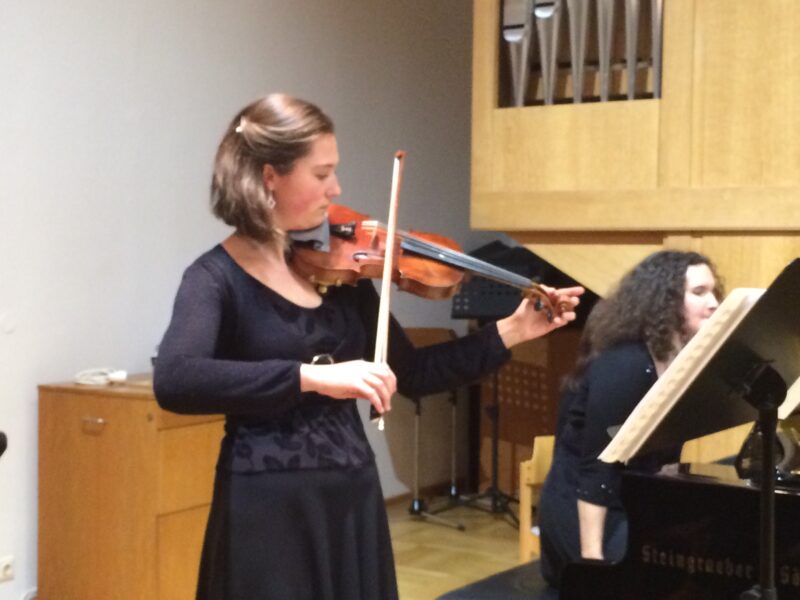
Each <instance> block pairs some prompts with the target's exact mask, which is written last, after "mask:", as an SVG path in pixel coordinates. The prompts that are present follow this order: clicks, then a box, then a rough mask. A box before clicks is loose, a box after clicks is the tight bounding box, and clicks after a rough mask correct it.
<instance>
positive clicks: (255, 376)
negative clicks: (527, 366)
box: [154, 246, 510, 600]
mask: <svg viewBox="0 0 800 600" xmlns="http://www.w3.org/2000/svg"><path fill="white" fill-rule="evenodd" d="M378 302H379V300H378V295H377V293H376V292H375V288H374V286H373V285H372V283H371V282H369V281H364V282H361V283H360V284H359V285H357V286H343V287H340V288H332V289H331V290H330V291H329V292H328V294H327V295H325V296H324V297H323V300H322V304H321V305H320V306H319V307H317V308H313V309H311V308H304V307H301V306H298V305H296V304H293V303H292V302H290V301H288V300H287V299H285V298H283V297H282V296H280V295H279V294H277V293H276V292H274V291H273V290H271V289H270V288H269V287H266V286H265V285H263V284H262V283H261V282H259V281H258V280H256V279H255V278H253V277H251V276H250V275H249V274H247V273H246V272H245V271H244V270H243V269H242V268H241V267H239V265H238V264H237V263H236V262H235V261H234V260H233V259H232V258H231V257H230V256H229V255H228V254H227V252H226V251H225V249H224V248H223V247H222V246H216V247H214V248H213V249H211V250H210V251H208V252H206V253H205V254H204V255H202V256H201V257H200V258H198V259H197V260H196V261H195V262H194V263H193V264H192V265H191V266H190V267H189V268H188V269H187V270H186V272H185V273H184V276H183V280H182V282H181V285H180V289H179V290H178V294H177V297H176V300H175V305H174V310H173V316H172V320H171V322H170V325H169V327H168V329H167V332H166V334H165V335H164V339H163V341H162V343H161V345H160V347H159V354H158V358H157V360H156V367H155V373H154V388H155V393H156V397H157V398H158V401H159V403H160V404H161V406H162V407H164V408H166V409H168V410H172V411H175V412H179V413H187V414H225V415H226V422H225V432H226V435H225V437H224V439H223V441H222V447H221V449H220V456H219V460H218V463H217V481H216V485H215V491H214V500H213V502H212V508H211V514H210V516H209V524H208V528H207V531H206V540H205V545H204V548H203V558H202V565H201V572H200V583H199V587H198V594H197V597H198V598H199V599H214V600H221V599H228V600H234V599H235V600H242V599H245V598H247V599H249V598H253V599H255V598H258V599H259V600H269V599H273V598H274V599H275V600H294V599H305V598H308V599H314V600H319V599H330V600H338V599H341V600H358V599H360V598H363V599H364V600H367V599H369V600H372V599H378V600H379V599H384V598H385V599H393V598H396V597H397V590H396V583H395V576H394V567H393V559H392V552H391V543H390V539H389V531H388V524H387V521H386V514H385V509H384V506H383V498H382V494H381V490H380V482H379V480H378V474H377V470H376V469H375V465H374V456H373V453H372V450H371V448H370V446H369V443H368V442H367V438H366V435H365V432H364V428H363V425H362V422H361V418H360V416H359V412H358V410H357V407H356V400H335V399H333V398H328V397H325V396H321V395H319V394H314V393H301V392H300V375H299V371H300V365H301V363H309V362H311V361H312V359H313V358H314V357H315V356H317V355H321V354H330V355H332V357H333V359H334V361H335V362H337V363H338V362H344V361H348V360H354V359H363V358H367V359H371V354H372V352H373V350H372V347H371V346H372V343H373V342H372V339H373V338H374V331H375V321H376V317H377V310H378ZM509 357H510V353H509V351H508V350H507V349H506V348H505V346H504V345H503V342H502V340H501V339H500V337H499V335H498V333H497V327H496V326H494V325H490V326H487V327H485V328H483V329H482V330H480V331H479V332H477V333H475V334H473V335H470V336H465V337H463V338H460V339H458V340H454V341H452V342H447V343H444V344H439V345H436V346H430V347H426V348H421V349H417V348H414V347H413V346H412V344H411V343H410V342H409V340H408V338H407V337H406V335H405V333H404V332H403V330H402V328H401V327H400V326H399V325H398V324H397V323H396V322H395V321H394V320H392V322H391V327H390V334H389V352H388V361H389V364H390V366H391V367H392V369H393V371H394V372H395V374H396V375H397V380H398V391H399V392H400V393H402V394H404V395H407V396H422V395H426V394H431V393H435V392H440V391H445V390H448V389H452V388H454V387H457V386H460V385H464V384H466V383H469V382H471V381H474V380H477V379H479V378H481V377H482V376H484V375H486V374H488V373H490V372H491V371H493V370H495V369H496V368H498V367H499V366H500V365H501V364H502V363H503V362H505V361H506V360H508V358H509ZM355 490H360V492H358V493H355ZM368 565H371V566H368Z"/></svg>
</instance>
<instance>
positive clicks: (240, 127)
mask: <svg viewBox="0 0 800 600" xmlns="http://www.w3.org/2000/svg"><path fill="white" fill-rule="evenodd" d="M244 124H245V120H244V117H242V118H241V119H239V124H238V125H237V126H236V129H235V130H234V131H236V133H242V131H244Z"/></svg>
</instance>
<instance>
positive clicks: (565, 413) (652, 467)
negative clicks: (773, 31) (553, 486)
mask: <svg viewBox="0 0 800 600" xmlns="http://www.w3.org/2000/svg"><path fill="white" fill-rule="evenodd" d="M656 378H657V375H656V368H655V365H654V364H653V360H652V358H651V357H650V353H649V352H648V350H647V346H646V345H645V344H644V343H641V342H639V343H625V344H619V345H617V346H614V347H613V348H610V349H608V350H606V351H605V352H603V353H601V354H600V355H599V356H598V357H597V358H595V359H594V360H593V361H592V362H591V363H590V364H589V366H588V368H587V369H586V373H585V374H584V376H583V378H582V379H581V381H580V383H579V385H578V387H577V389H576V390H574V391H567V392H566V393H565V394H564V396H563V398H562V400H561V407H560V410H559V416H558V424H557V426H556V445H555V451H554V457H553V469H551V473H552V476H553V477H558V476H559V474H560V475H562V476H563V479H562V483H564V484H566V485H568V486H570V487H573V488H574V490H575V494H576V496H577V497H578V498H579V499H581V500H584V501H586V502H589V503H591V504H597V505H600V506H607V507H614V508H621V506H622V505H621V503H620V499H619V482H620V470H621V467H622V465H621V464H619V463H617V464H608V463H604V462H601V461H599V460H598V459H597V457H598V455H599V454H600V453H601V452H602V451H603V449H604V448H605V447H606V446H607V445H608V443H609V442H610V441H611V434H610V433H609V430H611V431H614V430H615V429H616V428H617V427H619V426H620V425H622V423H624V422H625V419H627V418H628V416H629V415H630V414H631V412H633V409H634V408H636V405H637V404H638V403H639V402H640V401H641V399H642V398H643V397H644V396H645V394H646V393H647V391H648V390H649V389H650V387H651V386H652V385H653V384H654V383H655V382H656ZM679 454H680V451H679V450H674V449H672V450H669V451H667V452H664V453H658V454H650V455H647V456H643V457H639V458H636V459H634V460H633V461H631V462H630V463H629V466H630V467H632V468H636V469H637V470H644V471H650V472H654V471H658V470H659V469H660V468H661V466H662V465H664V464H667V463H670V462H677V460H678V458H679ZM558 467H560V468H558ZM556 471H558V473H557V472H556Z"/></svg>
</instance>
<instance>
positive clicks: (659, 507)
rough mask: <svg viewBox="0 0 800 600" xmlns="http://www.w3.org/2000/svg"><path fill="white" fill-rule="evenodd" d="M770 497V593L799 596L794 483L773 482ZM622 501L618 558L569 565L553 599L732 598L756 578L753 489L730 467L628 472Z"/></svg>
mask: <svg viewBox="0 0 800 600" xmlns="http://www.w3.org/2000/svg"><path fill="white" fill-rule="evenodd" d="M775 500H776V502H775V504H776V507H775V508H776V532H775V533H776V535H775V537H776V540H775V542H776V544H775V548H776V553H775V558H776V574H775V578H776V588H777V594H778V598H779V599H780V600H789V599H795V598H797V599H800V488H798V489H797V490H794V489H792V488H790V487H785V486H782V485H781V484H778V489H777V491H776V498H775ZM622 502H623V504H624V506H625V509H626V511H627V513H628V522H629V531H628V551H627V554H626V557H625V559H623V560H622V561H621V562H619V563H616V564H613V563H604V562H600V561H589V562H584V563H580V564H574V565H569V566H568V567H567V569H566V570H565V572H564V577H563V582H562V589H561V594H560V598H561V600H584V599H585V600H588V599H591V600H602V599H606V598H607V599H609V600H612V599H613V600H684V599H686V600H689V599H691V600H706V599H708V600H727V599H732V600H733V599H736V600H739V599H740V598H742V596H741V594H742V593H743V592H745V591H747V590H750V589H751V588H752V587H753V586H754V585H755V584H756V583H758V579H759V563H758V560H759V557H758V548H759V518H758V515H759V491H758V488H757V486H753V485H751V484H749V483H748V482H746V481H743V480H741V479H739V478H738V477H737V476H736V471H735V469H734V468H733V467H732V466H727V465H719V464H711V465H681V466H680V468H679V470H678V473H677V474H675V475H646V474H641V473H633V472H629V473H626V474H625V475H624V476H623V484H622ZM755 597H757V596H755Z"/></svg>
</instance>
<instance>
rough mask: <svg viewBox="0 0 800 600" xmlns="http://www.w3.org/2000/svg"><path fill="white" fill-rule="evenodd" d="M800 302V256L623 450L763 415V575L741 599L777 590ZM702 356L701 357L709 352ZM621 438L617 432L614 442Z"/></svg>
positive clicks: (768, 599) (671, 442)
mask: <svg viewBox="0 0 800 600" xmlns="http://www.w3.org/2000/svg"><path fill="white" fill-rule="evenodd" d="M798 307H800V259H795V260H794V261H793V262H792V263H791V264H789V265H788V266H787V267H786V268H785V269H784V270H783V272H782V273H781V274H780V275H779V276H778V277H777V279H775V281H774V282H773V283H772V285H771V286H770V287H769V288H768V289H767V290H766V291H765V292H764V294H763V295H762V296H761V297H760V298H759V299H758V300H756V302H755V304H753V305H752V307H751V308H750V310H749V311H747V313H746V315H745V316H744V317H743V318H742V320H741V321H740V322H739V323H738V325H736V326H735V327H734V328H733V329H732V331H730V332H729V334H728V335H727V337H726V338H725V340H724V342H723V343H722V344H721V346H719V348H718V349H717V350H716V352H714V354H713V356H711V358H710V359H709V360H708V362H707V364H706V365H705V366H704V367H703V369H702V370H701V371H700V372H699V374H697V375H696V376H695V377H694V379H693V380H692V381H691V382H690V383H689V385H688V387H686V389H685V390H684V391H683V392H682V394H680V396H679V397H677V398H676V399H675V402H674V404H672V406H671V408H670V409H669V410H668V412H666V413H663V414H659V413H658V412H656V415H655V416H653V417H651V422H652V421H655V422H656V423H657V424H656V425H655V428H654V429H653V430H652V431H651V432H650V434H649V436H648V437H647V439H646V440H644V442H643V443H642V444H641V445H640V446H639V447H638V448H636V449H632V450H628V451H623V452H622V456H620V457H619V459H620V460H625V461H627V460H629V459H630V458H632V457H633V456H636V455H638V454H642V453H647V452H650V451H654V450H659V449H663V448H668V447H674V446H675V445H677V444H681V443H683V442H685V441H688V440H690V439H694V438H697V437H700V436H703V435H707V434H710V433H715V432H717V431H722V430H723V429H727V428H728V427H733V426H735V425H740V424H742V423H746V422H748V421H753V420H757V422H758V427H759V428H760V429H761V431H762V433H763V435H762V444H763V445H762V450H761V452H762V465H763V467H762V471H761V476H760V477H759V478H758V481H757V482H755V483H757V484H758V485H759V486H760V513H761V514H760V524H759V583H758V585H756V586H754V587H753V588H751V589H749V590H746V591H744V592H743V593H742V595H741V596H740V598H741V600H755V599H765V600H774V599H776V598H777V590H776V587H775V429H776V424H777V415H778V407H779V406H780V404H781V403H782V402H783V401H784V399H785V397H786V391H787V387H788V386H789V385H791V384H792V383H794V382H795V380H797V378H798V377H799V376H800V310H798ZM709 326H710V324H709ZM702 333H703V331H701V334H702ZM701 334H698V336H700V335H701ZM698 341H699V340H698ZM684 350H685V351H686V352H687V353H688V354H687V355H686V360H684V361H683V363H684V364H685V363H686V362H687V361H693V360H694V358H693V357H692V354H691V352H692V348H691V343H690V345H689V346H687V347H686V348H685V349H684ZM696 358H697V362H698V363H699V362H700V360H701V359H702V360H705V359H706V356H698V357H696ZM679 359H681V356H679V357H678V358H676V360H675V362H674V363H673V365H671V367H670V369H668V370H667V371H666V372H665V373H664V375H663V376H662V379H668V378H670V377H671V376H672V375H673V374H674V375H675V376H677V377H680V376H681V373H680V369H681V368H682V367H679V364H678V363H679ZM673 367H674V368H673ZM654 389H655V388H654ZM652 391H653V390H651V392H652ZM648 396H650V394H648ZM648 396H645V398H644V399H643V400H642V403H641V404H645V403H647V401H648V400H649V399H650V398H649V397H648ZM653 399H655V396H653ZM637 410H638V407H637ZM754 411H755V412H754ZM642 414H644V411H642V412H641V413H639V415H638V417H637V413H636V412H634V413H633V414H631V417H629V419H628V420H627V421H626V422H625V424H624V425H623V426H622V428H620V430H619V431H618V432H617V434H616V435H617V436H620V438H621V440H624V439H625V438H626V436H629V435H630V434H631V432H633V431H635V429H636V428H637V427H639V426H640V425H641V424H642V417H641V415H642ZM637 419H638V421H639V422H638V423H637ZM617 441H618V440H616V439H615V440H614V442H612V444H613V443H616V442H617ZM640 441H641V440H640ZM631 448H633V446H631Z"/></svg>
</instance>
